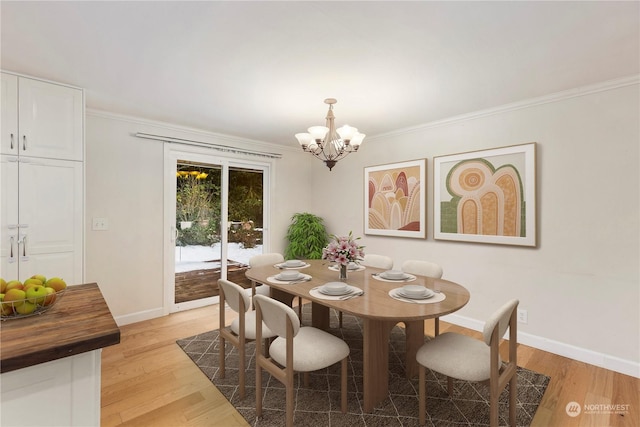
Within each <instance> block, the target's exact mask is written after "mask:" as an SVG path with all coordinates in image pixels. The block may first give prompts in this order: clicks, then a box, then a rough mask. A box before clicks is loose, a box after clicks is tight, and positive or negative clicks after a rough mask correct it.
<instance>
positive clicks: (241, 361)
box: [238, 341, 245, 399]
mask: <svg viewBox="0 0 640 427" xmlns="http://www.w3.org/2000/svg"><path fill="white" fill-rule="evenodd" d="M239 347H240V348H238V381H239V382H240V399H244V364H245V353H244V351H245V343H244V342H243V341H240V346H239Z"/></svg>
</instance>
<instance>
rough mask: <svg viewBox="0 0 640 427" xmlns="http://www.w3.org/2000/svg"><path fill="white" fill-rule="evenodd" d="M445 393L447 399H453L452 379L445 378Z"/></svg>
mask: <svg viewBox="0 0 640 427" xmlns="http://www.w3.org/2000/svg"><path fill="white" fill-rule="evenodd" d="M447 393H449V397H453V378H451V377H447Z"/></svg>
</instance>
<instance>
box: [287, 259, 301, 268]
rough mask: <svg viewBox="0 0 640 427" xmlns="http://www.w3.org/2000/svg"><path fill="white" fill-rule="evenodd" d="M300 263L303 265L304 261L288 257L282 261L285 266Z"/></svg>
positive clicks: (298, 265)
mask: <svg viewBox="0 0 640 427" xmlns="http://www.w3.org/2000/svg"><path fill="white" fill-rule="evenodd" d="M301 265H304V262H302V261H300V260H299V259H289V260H287V261H285V262H284V266H285V267H300V266H301Z"/></svg>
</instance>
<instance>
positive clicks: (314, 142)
mask: <svg viewBox="0 0 640 427" xmlns="http://www.w3.org/2000/svg"><path fill="white" fill-rule="evenodd" d="M336 102H338V101H336V100H335V99H334V98H327V99H325V100H324V103H325V104H329V111H328V112H327V117H326V118H327V125H326V126H311V127H310V128H309V129H307V131H308V132H309V133H297V134H296V135H295V136H296V138H297V139H298V142H299V143H300V146H301V147H302V150H303V151H306V152H308V153H311V154H313V155H314V156H316V157H317V158H319V159H320V160H322V161H323V162H324V163H325V164H326V165H327V167H328V168H329V170H331V169H332V168H333V167H334V166H335V165H336V163H338V160H340V159H343V158H344V157H346V156H347V155H349V153H353V152H355V151H358V148H359V147H360V144H362V140H363V139H364V137H365V136H366V135H365V134H363V133H359V132H358V129H356V128H354V127H351V126H349V125H344V126H342V127H340V128H338V129H336V125H335V123H334V120H335V116H334V115H333V104H335V103H336Z"/></svg>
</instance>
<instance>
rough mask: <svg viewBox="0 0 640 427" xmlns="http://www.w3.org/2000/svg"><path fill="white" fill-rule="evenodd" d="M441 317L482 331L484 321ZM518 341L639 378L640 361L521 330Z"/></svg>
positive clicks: (454, 316)
mask: <svg viewBox="0 0 640 427" xmlns="http://www.w3.org/2000/svg"><path fill="white" fill-rule="evenodd" d="M441 319H442V320H443V321H445V322H449V323H452V324H454V325H457V326H462V327H464V328H468V329H472V330H474V331H482V328H483V327H484V322H480V321H478V320H475V319H471V318H469V317H465V316H460V315H457V314H450V315H448V316H444V317H441ZM518 342H519V343H520V344H524V345H528V346H530V347H533V348H536V349H538V350H544V351H548V352H549V353H553V354H557V355H560V356H564V357H568V358H570V359H573V360H577V361H579V362H584V363H588V364H590V365H594V366H598V367H600V368H604V369H608V370H610V371H614V372H619V373H621V374H625V375H630V376H632V377H636V378H640V363H638V362H634V361H632V360H626V359H621V358H619V357H615V356H611V355H609V354H605V353H598V352H596V351H592V350H587V349H586V348H582V347H577V346H574V345H571V344H566V343H562V342H560V341H555V340H550V339H548V338H543V337H539V336H537V335H533V334H528V333H526V332H522V331H518Z"/></svg>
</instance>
